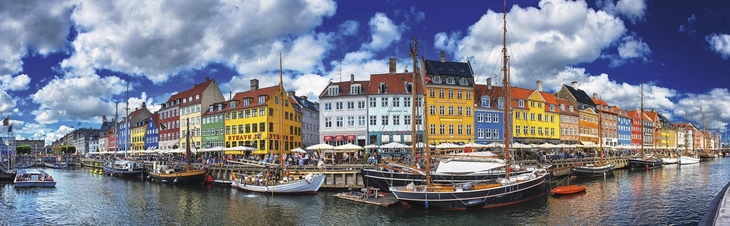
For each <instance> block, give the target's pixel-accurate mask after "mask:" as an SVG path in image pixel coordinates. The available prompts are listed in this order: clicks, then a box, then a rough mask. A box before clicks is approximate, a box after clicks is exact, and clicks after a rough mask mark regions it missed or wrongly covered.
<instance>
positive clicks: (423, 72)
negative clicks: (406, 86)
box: [420, 57, 431, 191]
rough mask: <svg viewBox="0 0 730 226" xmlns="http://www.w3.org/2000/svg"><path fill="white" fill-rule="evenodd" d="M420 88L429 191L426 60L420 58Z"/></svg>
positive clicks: (427, 186) (429, 157) (429, 164)
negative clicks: (421, 88)
mask: <svg viewBox="0 0 730 226" xmlns="http://www.w3.org/2000/svg"><path fill="white" fill-rule="evenodd" d="M421 69H422V70H421V71H420V72H421V84H422V85H421V86H422V87H423V106H422V107H421V110H422V113H421V117H422V118H423V144H424V145H423V146H425V149H424V152H426V153H425V155H426V189H429V191H430V189H431V144H430V142H429V141H428V134H429V133H430V131H429V132H427V131H426V125H428V117H426V109H428V108H427V103H428V101H426V97H427V95H426V80H425V77H426V76H427V75H426V58H424V57H421Z"/></svg>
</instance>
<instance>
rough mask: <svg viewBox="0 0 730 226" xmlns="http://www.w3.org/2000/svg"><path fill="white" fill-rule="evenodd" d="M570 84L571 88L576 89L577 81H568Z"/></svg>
mask: <svg viewBox="0 0 730 226" xmlns="http://www.w3.org/2000/svg"><path fill="white" fill-rule="evenodd" d="M570 86H572V87H573V89H575V90H578V82H576V81H573V82H571V83H570Z"/></svg>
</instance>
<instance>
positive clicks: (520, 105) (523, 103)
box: [517, 100, 525, 108]
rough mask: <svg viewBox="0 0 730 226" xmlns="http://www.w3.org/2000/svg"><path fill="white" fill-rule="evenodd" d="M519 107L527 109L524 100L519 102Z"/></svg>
mask: <svg viewBox="0 0 730 226" xmlns="http://www.w3.org/2000/svg"><path fill="white" fill-rule="evenodd" d="M517 107H521V108H523V107H525V101H524V100H517Z"/></svg>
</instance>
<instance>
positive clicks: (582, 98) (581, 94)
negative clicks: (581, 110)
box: [563, 84, 596, 107]
mask: <svg viewBox="0 0 730 226" xmlns="http://www.w3.org/2000/svg"><path fill="white" fill-rule="evenodd" d="M563 87H564V88H565V89H567V90H568V92H570V95H573V97H575V100H576V101H578V102H579V103H582V104H585V105H590V106H594V107H595V106H596V104H595V103H593V100H591V97H590V96H588V94H587V93H586V92H585V91H583V90H582V89H577V90H576V89H573V87H572V86H569V85H565V84H563Z"/></svg>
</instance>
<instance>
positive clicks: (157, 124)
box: [150, 113, 160, 128]
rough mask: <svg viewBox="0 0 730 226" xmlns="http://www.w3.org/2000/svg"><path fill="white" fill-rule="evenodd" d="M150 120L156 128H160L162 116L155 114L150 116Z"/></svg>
mask: <svg viewBox="0 0 730 226" xmlns="http://www.w3.org/2000/svg"><path fill="white" fill-rule="evenodd" d="M150 118H152V125H154V127H155V128H160V114H158V113H154V114H152V115H150Z"/></svg>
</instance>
